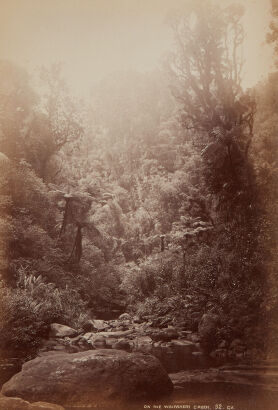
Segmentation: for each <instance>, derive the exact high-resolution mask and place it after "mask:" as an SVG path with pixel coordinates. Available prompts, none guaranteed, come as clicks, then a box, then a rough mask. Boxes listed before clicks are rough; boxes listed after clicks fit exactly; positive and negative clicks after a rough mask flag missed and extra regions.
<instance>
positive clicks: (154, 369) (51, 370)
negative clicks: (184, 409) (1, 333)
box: [2, 349, 173, 405]
mask: <svg viewBox="0 0 278 410" xmlns="http://www.w3.org/2000/svg"><path fill="white" fill-rule="evenodd" d="M172 389H173V385H172V382H171V380H170V379H169V377H168V375H167V373H166V371H165V370H164V368H163V367H162V366H161V364H160V362H159V361H158V359H156V358H155V357H153V356H151V355H148V354H143V353H127V352H124V351H122V350H112V349H101V350H88V351H86V352H79V353H72V354H69V353H56V354H52V355H47V356H42V357H37V358H36V359H34V360H31V361H29V362H27V363H25V364H24V365H23V367H22V371H21V372H20V373H17V374H16V375H14V376H13V377H12V378H11V379H10V380H9V381H8V382H7V383H5V384H4V385H3V387H2V394H4V395H6V396H13V397H20V398H23V399H24V400H29V401H49V400H50V401H51V402H54V403H58V404H65V405H66V404H70V405H74V404H78V405H86V404H89V403H90V404H92V403H104V402H106V401H108V402H109V401H111V400H120V401H122V400H128V399H132V400H134V399H144V400H145V399H149V398H158V397H160V396H163V395H169V394H170V393H171V392H172Z"/></svg>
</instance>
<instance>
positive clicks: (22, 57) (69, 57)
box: [0, 0, 271, 94]
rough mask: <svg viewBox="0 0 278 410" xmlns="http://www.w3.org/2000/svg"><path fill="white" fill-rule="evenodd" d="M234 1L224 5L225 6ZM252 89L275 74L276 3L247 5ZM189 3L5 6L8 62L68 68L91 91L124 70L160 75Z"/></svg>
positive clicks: (13, 1) (85, 0)
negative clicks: (177, 15)
mask: <svg viewBox="0 0 278 410" xmlns="http://www.w3.org/2000/svg"><path fill="white" fill-rule="evenodd" d="M224 1H228V0H219V2H220V3H223V2H224ZM240 2H241V3H243V4H244V5H245V6H246V16H245V18H244V26H245V30H246V43H245V51H244V54H245V59H246V67H245V72H246V75H245V85H247V86H251V85H253V84H254V83H255V82H256V81H257V80H258V79H260V78H261V76H263V75H266V73H267V72H268V71H269V67H270V61H271V52H270V50H269V48H268V47H266V46H264V45H263V42H264V41H265V34H266V32H267V29H268V24H269V10H270V0H241V1H240ZM182 3H183V1H182V0H0V6H1V10H0V58H5V59H11V60H13V61H16V62H18V63H20V64H21V65H23V66H26V67H27V68H29V69H30V68H34V67H37V66H41V65H49V64H50V63H52V62H57V61H60V62H63V63H64V73H65V76H66V79H67V81H68V82H69V83H70V85H71V86H72V88H73V89H74V90H75V91H76V92H78V93H81V94H83V93H85V92H86V91H87V90H88V89H90V87H91V84H92V83H94V82H96V81H98V80H99V79H100V78H101V77H102V76H103V75H105V74H107V73H109V72H111V71H114V70H118V69H137V70H140V71H146V70H152V69H153V68H155V67H157V66H159V62H160V58H161V55H163V53H165V52H166V51H167V50H168V49H169V48H170V47H171V32H170V30H169V28H168V26H167V25H166V24H165V16H166V15H167V13H168V12H169V11H171V9H173V8H179V6H180V5H181V4H182Z"/></svg>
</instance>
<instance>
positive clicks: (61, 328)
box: [49, 323, 78, 337]
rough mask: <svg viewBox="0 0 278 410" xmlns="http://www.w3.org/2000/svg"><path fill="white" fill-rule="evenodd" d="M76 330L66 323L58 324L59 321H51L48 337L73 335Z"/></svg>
mask: <svg viewBox="0 0 278 410" xmlns="http://www.w3.org/2000/svg"><path fill="white" fill-rule="evenodd" d="M77 334H78V332H77V331H76V330H75V329H73V328H71V327H69V326H66V325H60V324H59V323H51V325H50V333H49V337H74V336H77Z"/></svg>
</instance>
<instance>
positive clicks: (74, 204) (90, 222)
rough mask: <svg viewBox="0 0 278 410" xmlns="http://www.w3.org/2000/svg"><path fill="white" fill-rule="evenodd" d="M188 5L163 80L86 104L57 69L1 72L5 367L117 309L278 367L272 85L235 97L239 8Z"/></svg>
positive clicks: (143, 80)
mask: <svg viewBox="0 0 278 410" xmlns="http://www.w3.org/2000/svg"><path fill="white" fill-rule="evenodd" d="M186 5H187V6H186V9H184V11H183V14H180V13H178V14H175V13H173V14H172V15H171V18H169V26H170V30H171V33H172V39H173V47H172V49H171V50H169V53H168V55H167V56H165V57H164V60H163V64H162V65H161V68H160V69H157V70H153V71H148V72H145V73H142V72H140V71H135V70H125V71H120V70H119V71H117V72H113V73H112V74H110V75H107V76H104V78H103V79H102V80H101V81H99V82H97V83H95V85H94V87H93V89H92V92H91V95H90V99H89V100H86V101H80V100H79V99H78V98H77V97H76V96H75V95H74V93H72V92H71V90H70V87H69V84H66V81H65V79H64V76H63V70H62V67H61V66H60V65H59V64H53V65H51V66H49V67H48V68H44V69H43V70H39V72H37V73H36V78H37V79H39V82H40V85H39V86H38V87H35V86H34V79H33V78H32V75H31V73H28V72H27V71H26V69H25V68H23V67H21V66H20V65H18V64H16V63H14V62H11V61H8V60H1V61H0V168H1V176H0V184H1V185H0V186H1V188H0V193H1V195H0V213H1V214H0V216H1V218H0V243H1V247H0V252H1V255H0V272H1V287H0V292H1V302H0V303H1V321H0V329H1V335H2V337H1V342H0V345H1V350H2V351H3V352H5V354H6V353H7V352H8V354H11V355H13V354H14V352H16V353H17V354H20V355H22V356H24V357H27V356H28V355H29V356H30V355H31V356H32V355H34V354H35V352H36V351H37V349H38V348H39V346H40V343H41V340H42V339H43V338H44V337H45V335H46V334H47V332H48V330H49V325H50V324H51V323H53V322H57V323H62V324H65V325H69V326H72V327H74V328H78V329H82V328H83V327H84V325H85V324H86V322H87V321H88V320H89V319H90V318H99V317H100V318H105V317H109V315H110V316H111V317H112V316H113V315H119V314H120V313H123V312H125V311H128V312H130V313H132V314H134V315H138V316H140V317H142V318H145V319H146V320H147V319H148V318H150V317H151V318H152V319H153V320H158V321H159V320H161V318H162V317H165V316H167V317H168V318H169V320H170V321H171V323H173V324H178V325H180V326H183V327H184V329H187V330H189V331H194V332H197V331H198V328H199V325H200V322H201V320H202V318H203V317H204V315H214V317H215V316H216V315H217V320H216V322H215V323H217V324H216V325H215V327H214V329H212V330H211V331H210V332H208V333H205V334H204V335H203V336H201V345H202V347H203V349H204V350H205V351H206V352H207V353H209V354H210V353H211V352H213V351H214V350H217V349H219V346H221V345H222V346H223V341H224V345H225V346H226V345H227V346H229V345H231V343H232V342H233V341H234V340H236V339H241V340H242V341H243V343H244V346H245V347H246V357H247V358H248V360H255V359H258V358H262V359H263V358H266V357H268V355H272V354H277V351H276V350H277V330H278V329H277V323H275V318H276V317H277V316H276V315H277V314H278V299H277V298H278V280H277V229H276V227H277V171H278V168H277V166H278V164H277V159H278V156H277V131H278V128H277V124H278V122H277V105H278V82H277V78H278V73H277V72H276V71H274V72H273V73H271V75H269V76H268V78H266V79H265V80H263V81H261V82H258V83H257V84H256V85H254V86H253V87H252V88H249V89H246V87H243V84H242V70H243V67H244V62H243V58H242V54H241V48H242V46H243V41H244V25H243V22H242V18H243V15H244V9H243V8H242V7H241V6H239V5H236V4H234V3H233V4H231V5H230V6H226V5H225V4H222V2H216V3H215V2H211V1H209V0H208V1H200V0H198V1H187V2H186ZM276 6H277V5H276V2H275V1H274V0H273V1H272V7H273V8H272V10H273V13H272V17H273V21H272V23H271V24H270V28H269V32H268V33H265V36H266V37H267V39H268V41H269V42H270V43H274V55H275V58H277V27H276V26H277V24H276V23H277V21H276V20H277V7H276ZM11 346H13V348H12V351H11ZM275 346H276V347H275ZM275 349H276V350H275ZM232 354H233V352H232ZM29 356H28V357H29ZM235 358H236V352H235Z"/></svg>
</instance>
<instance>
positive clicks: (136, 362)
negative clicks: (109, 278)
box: [0, 314, 278, 410]
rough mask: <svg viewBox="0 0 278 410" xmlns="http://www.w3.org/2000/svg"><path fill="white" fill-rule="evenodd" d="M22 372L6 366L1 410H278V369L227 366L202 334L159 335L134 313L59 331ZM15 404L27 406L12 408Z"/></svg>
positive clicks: (170, 330) (168, 330)
mask: <svg viewBox="0 0 278 410" xmlns="http://www.w3.org/2000/svg"><path fill="white" fill-rule="evenodd" d="M20 369H21V364H20V363H18V362H17V361H16V360H15V359H13V360H11V361H10V362H9V361H7V360H6V361H5V362H2V364H1V365H0V371H1V375H0V377H1V381H2V383H4V385H3V388H2V394H3V395H4V397H2V398H0V409H2V408H3V409H5V410H6V409H7V410H8V409H9V408H11V409H18V410H20V409H23V408H26V409H29V408H32V409H34V408H35V407H34V405H33V404H30V403H34V402H36V403H38V402H39V403H41V402H47V401H51V402H53V403H55V404H57V405H60V408H61V406H63V407H64V408H66V409H68V410H70V409H81V408H82V409H84V406H85V407H86V408H97V409H100V410H101V409H113V410H114V409H115V410H117V409H119V410H120V409H127V408H128V409H131V410H132V409H135V410H137V409H143V408H157V407H155V406H160V405H161V408H191V409H194V406H195V408H196V409H198V406H199V409H201V408H203V409H215V408H217V407H216V406H217V405H221V406H220V407H219V410H222V409H228V408H230V409H232V410H249V409H250V410H251V409H252V410H254V409H255V410H276V409H277V408H278V363H275V362H264V363H260V364H259V365H257V366H255V365H254V364H253V365H250V363H247V362H244V361H242V362H241V363H235V362H233V363H229V364H227V363H225V360H223V358H221V357H220V358H217V357H208V356H206V355H205V354H204V352H203V351H202V349H201V347H200V343H199V335H198V334H197V333H193V332H190V331H186V330H182V329H179V328H175V327H174V326H168V327H164V328H156V327H154V326H153V324H152V323H151V322H140V321H139V320H136V318H135V320H134V319H132V318H131V317H130V316H129V315H127V314H124V315H122V316H121V317H120V319H119V320H109V321H104V320H91V321H90V322H88V323H87V324H86V326H85V329H84V330H83V331H77V330H75V329H72V328H70V327H68V326H64V325H61V324H57V323H56V324H52V325H51V327H50V333H49V337H48V338H47V339H46V340H44V342H43V343H42V346H41V348H40V351H39V352H38V357H37V358H36V359H34V360H31V361H29V362H26V363H25V364H24V365H23V367H22V370H21V371H20ZM12 376H13V377H12ZM10 397H13V398H15V397H17V398H21V399H22V400H24V401H25V404H24V403H22V402H17V404H16V405H15V404H14V403H15V402H13V404H11V403H10V404H9V403H8V402H7V400H12V399H9V398H10ZM28 402H29V404H28ZM1 403H2V405H1ZM26 403H27V405H28V406H31V407H28V406H27V405H26ZM126 403H128V405H127V404H126ZM1 406H2V407H1ZM7 406H8V407H7ZM9 406H10V407H9ZM16 406H17V407H16ZM20 406H21V407H20ZM24 406H25V407H24ZM32 406H33V407H32ZM36 406H37V408H38V409H39V408H47V407H39V406H42V405H40V404H39V405H38V404H36ZM44 406H45V405H44ZM49 406H50V407H49V408H52V407H51V405H49ZM111 406H112V407H111ZM145 406H150V407H145ZM167 406H170V407H167ZM171 406H172V407H171ZM173 406H176V407H173ZM177 406H189V407H177ZM202 406H203V407H202ZM206 406H207V407H206ZM53 408H54V407H53ZM158 408H159V407H158Z"/></svg>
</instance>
